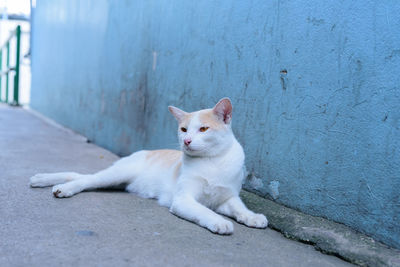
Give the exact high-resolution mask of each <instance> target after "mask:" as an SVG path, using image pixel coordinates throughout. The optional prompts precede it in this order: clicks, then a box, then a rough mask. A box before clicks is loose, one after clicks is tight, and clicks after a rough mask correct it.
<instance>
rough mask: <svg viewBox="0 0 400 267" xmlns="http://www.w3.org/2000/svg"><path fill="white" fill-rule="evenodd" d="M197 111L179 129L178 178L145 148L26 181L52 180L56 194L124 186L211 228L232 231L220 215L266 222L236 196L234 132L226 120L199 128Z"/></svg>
mask: <svg viewBox="0 0 400 267" xmlns="http://www.w3.org/2000/svg"><path fill="white" fill-rule="evenodd" d="M220 102H221V101H220ZM229 104H230V102H229ZM217 105H218V104H217ZM170 110H171V108H170ZM176 110H177V112H179V114H178V115H179V116H178V117H179V118H178V117H177V116H176V115H175V114H174V115H175V116H176V117H177V119H178V121H179V120H180V119H181V118H182V117H181V116H184V115H183V114H182V113H181V112H183V111H181V110H179V109H176ZM171 112H172V111H171ZM200 112H202V111H199V112H196V113H195V115H194V117H193V118H192V119H191V120H190V123H189V125H188V126H187V127H188V128H187V132H186V133H184V132H182V131H180V132H179V134H178V137H179V141H180V144H181V146H182V150H183V152H184V153H183V156H182V159H181V163H182V166H181V169H180V173H179V177H178V178H177V179H175V177H174V170H175V169H176V164H177V163H176V164H174V165H173V166H165V165H162V164H160V165H157V163H154V162H153V161H149V160H148V159H146V156H147V153H149V151H139V152H136V153H133V154H132V155H130V156H128V157H125V158H121V159H120V160H118V161H117V162H115V163H114V165H112V166H111V167H109V168H107V169H105V170H102V171H100V172H98V173H96V174H89V175H83V174H78V173H72V172H63V173H52V174H37V175H35V176H33V177H31V178H30V185H31V186H32V187H45V186H51V185H54V187H53V194H54V196H56V197H70V196H72V195H74V194H77V193H79V192H82V191H84V190H91V189H96V188H106V187H113V186H118V185H126V187H125V189H126V190H127V191H129V192H134V193H137V194H138V195H140V196H142V197H145V198H157V199H158V202H159V204H160V205H162V206H166V207H169V209H170V211H171V212H172V213H174V214H176V215H177V216H179V217H182V218H184V219H187V220H189V221H192V222H195V223H197V224H199V225H201V226H203V227H205V228H207V229H209V230H210V231H212V232H214V233H218V234H230V233H232V232H233V224H232V222H230V221H229V220H227V219H225V218H224V217H222V216H221V215H219V214H223V215H226V216H228V217H232V218H234V219H236V220H237V221H238V222H240V223H243V224H245V225H247V226H249V227H256V228H265V227H267V225H268V221H267V219H266V218H265V216H264V215H262V214H255V213H253V212H252V211H250V210H248V209H247V208H246V206H245V205H244V204H243V202H242V201H241V199H240V198H239V192H240V189H241V185H242V181H243V179H244V152H243V149H242V147H241V145H240V144H239V143H238V141H237V140H236V138H235V137H234V135H233V133H232V130H231V126H230V120H229V121H228V123H226V125H224V128H223V129H219V130H212V129H210V130H209V131H206V132H204V133H203V132H199V131H198V129H199V128H200V127H202V126H204V125H202V123H201V122H200V120H199V113H200ZM173 113H174V112H173ZM229 116H230V114H229ZM188 137H189V138H191V139H192V143H191V144H190V146H189V147H188V148H186V147H185V145H184V144H183V139H184V138H188ZM188 149H190V150H188ZM217 213H219V214H217Z"/></svg>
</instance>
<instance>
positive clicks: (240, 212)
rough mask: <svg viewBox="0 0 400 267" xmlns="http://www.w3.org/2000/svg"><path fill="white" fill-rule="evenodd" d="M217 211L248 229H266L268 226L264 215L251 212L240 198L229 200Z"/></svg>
mask: <svg viewBox="0 0 400 267" xmlns="http://www.w3.org/2000/svg"><path fill="white" fill-rule="evenodd" d="M216 211H217V212H218V213H220V214H223V215H226V216H228V217H232V218H234V219H235V220H236V221H238V222H240V223H243V224H245V225H247V226H248V227H255V228H266V227H267V226H268V220H267V218H266V217H265V216H264V215H263V214H257V213H254V212H252V211H251V210H249V209H248V208H247V207H246V206H245V205H244V203H243V202H242V200H241V199H240V198H239V197H238V196H237V197H231V198H230V199H228V200H227V201H226V202H224V203H223V204H222V205H220V206H219V207H218V208H217V210H216Z"/></svg>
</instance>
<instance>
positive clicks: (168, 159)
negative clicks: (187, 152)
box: [146, 149, 182, 167]
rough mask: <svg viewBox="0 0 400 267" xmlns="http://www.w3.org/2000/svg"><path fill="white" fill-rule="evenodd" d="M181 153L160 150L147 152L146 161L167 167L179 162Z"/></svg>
mask: <svg viewBox="0 0 400 267" xmlns="http://www.w3.org/2000/svg"><path fill="white" fill-rule="evenodd" d="M181 157H182V151H179V150H172V149H161V150H152V151H148V152H147V155H146V160H148V161H150V162H151V163H152V164H155V165H157V164H162V165H164V166H167V167H171V166H172V165H174V164H176V163H178V162H179V161H180V160H181Z"/></svg>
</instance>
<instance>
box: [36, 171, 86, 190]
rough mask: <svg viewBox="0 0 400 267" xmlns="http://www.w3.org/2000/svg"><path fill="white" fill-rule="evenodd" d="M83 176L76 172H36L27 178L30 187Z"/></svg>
mask: <svg viewBox="0 0 400 267" xmlns="http://www.w3.org/2000/svg"><path fill="white" fill-rule="evenodd" d="M85 176H86V175H84V174H79V173H76V172H56V173H38V174H36V175H34V176H32V177H31V178H30V179H29V185H30V186H31V187H46V186H53V185H56V184H63V183H67V182H70V181H73V180H76V179H80V178H84V177H85Z"/></svg>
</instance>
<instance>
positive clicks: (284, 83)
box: [280, 69, 287, 90]
mask: <svg viewBox="0 0 400 267" xmlns="http://www.w3.org/2000/svg"><path fill="white" fill-rule="evenodd" d="M286 75H287V70H286V69H283V70H281V71H280V79H281V85H282V90H286V88H287V77H286Z"/></svg>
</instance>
